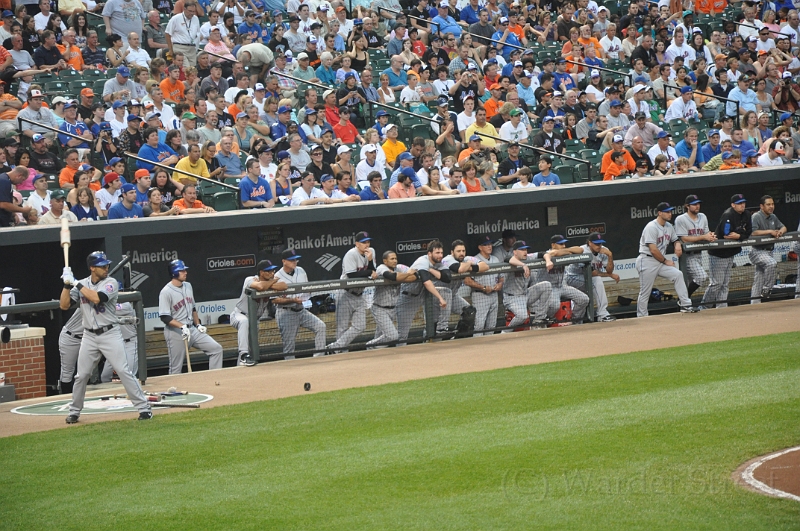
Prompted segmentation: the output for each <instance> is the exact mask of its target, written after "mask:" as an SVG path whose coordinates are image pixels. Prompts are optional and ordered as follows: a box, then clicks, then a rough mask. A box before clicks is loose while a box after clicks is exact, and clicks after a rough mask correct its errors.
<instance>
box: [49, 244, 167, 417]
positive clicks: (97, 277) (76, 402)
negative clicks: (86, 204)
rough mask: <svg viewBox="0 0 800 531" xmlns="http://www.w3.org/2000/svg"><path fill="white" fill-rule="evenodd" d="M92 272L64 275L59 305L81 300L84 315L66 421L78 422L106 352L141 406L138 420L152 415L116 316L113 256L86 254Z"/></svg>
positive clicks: (66, 272) (135, 403) (66, 270)
mask: <svg viewBox="0 0 800 531" xmlns="http://www.w3.org/2000/svg"><path fill="white" fill-rule="evenodd" d="M86 264H87V265H88V266H89V271H90V275H89V276H88V277H86V278H84V279H82V280H80V281H76V280H75V277H74V276H73V275H72V269H70V268H69V267H65V268H64V271H63V273H62V275H61V280H63V281H64V289H62V290H61V297H60V299H59V305H60V307H61V309H62V310H67V309H69V307H70V306H71V304H72V302H73V301H76V302H78V304H79V305H80V308H81V317H82V319H83V337H82V338H81V347H80V350H79V352H78V373H77V375H76V376H75V382H74V384H73V389H72V402H70V404H69V415H68V416H67V419H66V420H67V424H75V423H76V422H78V418H79V417H80V415H81V410H83V400H84V397H85V395H86V384H87V383H88V381H89V377H91V375H92V371H93V370H94V366H95V365H96V364H97V362H98V361H100V356H105V358H106V361H107V362H108V363H109V364H111V366H112V367H113V368H114V370H115V371H116V372H117V374H118V375H119V377H120V380H122V385H123V386H124V387H125V392H126V393H127V394H128V398H129V399H130V400H131V402H132V403H133V406H134V407H135V408H136V409H138V410H139V420H149V419H151V418H153V413H152V411H151V410H150V404H148V402H147V399H146V398H145V396H144V393H143V392H142V388H141V387H140V386H139V382H137V381H136V378H134V377H133V374H131V371H130V369H129V367H128V362H127V361H126V359H125V348H124V346H123V342H122V334H121V332H120V329H119V320H118V318H117V293H118V289H119V285H118V282H117V281H116V280H115V279H113V278H108V266H109V264H111V260H109V259H108V258H106V254H105V253H103V252H101V251H95V252H93V253H92V254H90V255H89V256H88V257H87V258H86Z"/></svg>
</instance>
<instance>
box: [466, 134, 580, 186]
mask: <svg viewBox="0 0 800 531" xmlns="http://www.w3.org/2000/svg"><path fill="white" fill-rule="evenodd" d="M475 134H476V135H478V136H485V137H486V138H491V139H493V140H499V141H501V142H503V143H505V144H511V143H514V142H516V141H515V140H504V139H502V138H500V137H499V136H493V135H487V134H486V133H475ZM516 143H517V144H519V145H520V147H524V148H526V149H531V150H533V151H536V152H537V153H539V154H540V155H547V156H550V157H552V156H556V157H561V158H563V159H567V160H573V161H575V162H580V163H582V164H586V165H587V166H588V167H589V179H591V178H592V162H591V161H588V160H584V159H579V158H578V157H573V156H572V155H563V154H561V153H556V152H554V151H548V150H546V149H544V148H540V147H536V146H533V145H531V144H522V143H520V142H516ZM586 149H589V148H586Z"/></svg>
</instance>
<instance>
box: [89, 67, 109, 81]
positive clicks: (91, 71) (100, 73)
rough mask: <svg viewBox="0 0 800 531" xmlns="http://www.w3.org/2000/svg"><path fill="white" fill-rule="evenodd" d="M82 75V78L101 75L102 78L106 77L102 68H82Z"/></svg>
mask: <svg viewBox="0 0 800 531" xmlns="http://www.w3.org/2000/svg"><path fill="white" fill-rule="evenodd" d="M83 77H84V78H100V77H102V78H103V79H106V74H105V72H103V71H102V70H97V69H93V70H84V71H83Z"/></svg>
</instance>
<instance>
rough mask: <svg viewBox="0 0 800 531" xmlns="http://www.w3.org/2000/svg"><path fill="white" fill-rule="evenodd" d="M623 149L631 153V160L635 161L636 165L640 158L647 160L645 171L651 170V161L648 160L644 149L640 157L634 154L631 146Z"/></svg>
mask: <svg viewBox="0 0 800 531" xmlns="http://www.w3.org/2000/svg"><path fill="white" fill-rule="evenodd" d="M625 151H627V152H628V153H630V154H631V158H632V159H633V162H635V163H636V164H637V165H638V164H639V161H640V160H644V161H646V162H647V172H648V173H649V172H651V171H653V163H652V162H651V161H650V157H649V156H648V155H647V152H646V151H642V156H641V157H640V156H639V155H637V154H636V152H635V151H634V150H633V148H627V149H626V150H625Z"/></svg>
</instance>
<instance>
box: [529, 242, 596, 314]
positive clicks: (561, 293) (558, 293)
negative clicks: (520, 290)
mask: <svg viewBox="0 0 800 531" xmlns="http://www.w3.org/2000/svg"><path fill="white" fill-rule="evenodd" d="M567 241H568V240H567V239H566V238H565V237H564V236H562V235H561V234H556V235H554V236H551V237H550V249H548V250H546V251H541V252H536V253H533V256H532V257H533V258H534V259H536V258H540V259H543V260H544V261H545V263H546V264H547V266H546V267H544V268H540V269H537V270H536V272H535V276H536V277H537V278H538V279H539V280H544V281H547V282H549V283H550V284H551V285H552V286H553V289H552V291H551V293H550V299H549V300H548V302H547V317H550V318H552V317H553V316H555V314H556V313H557V312H558V310H559V308H560V307H561V301H572V322H573V323H574V324H581V323H583V316H584V314H585V313H586V308H587V307H588V306H589V297H588V296H587V295H586V294H585V293H584V292H582V291H581V290H579V289H575V288H573V287H572V286H570V285H565V284H564V276H565V275H564V274H565V269H566V268H565V267H564V266H557V265H555V264H553V261H552V259H553V257H556V256H567V255H570V254H581V253H583V247H580V246H573V247H567V246H566V245H565V244H566V243H567Z"/></svg>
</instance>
